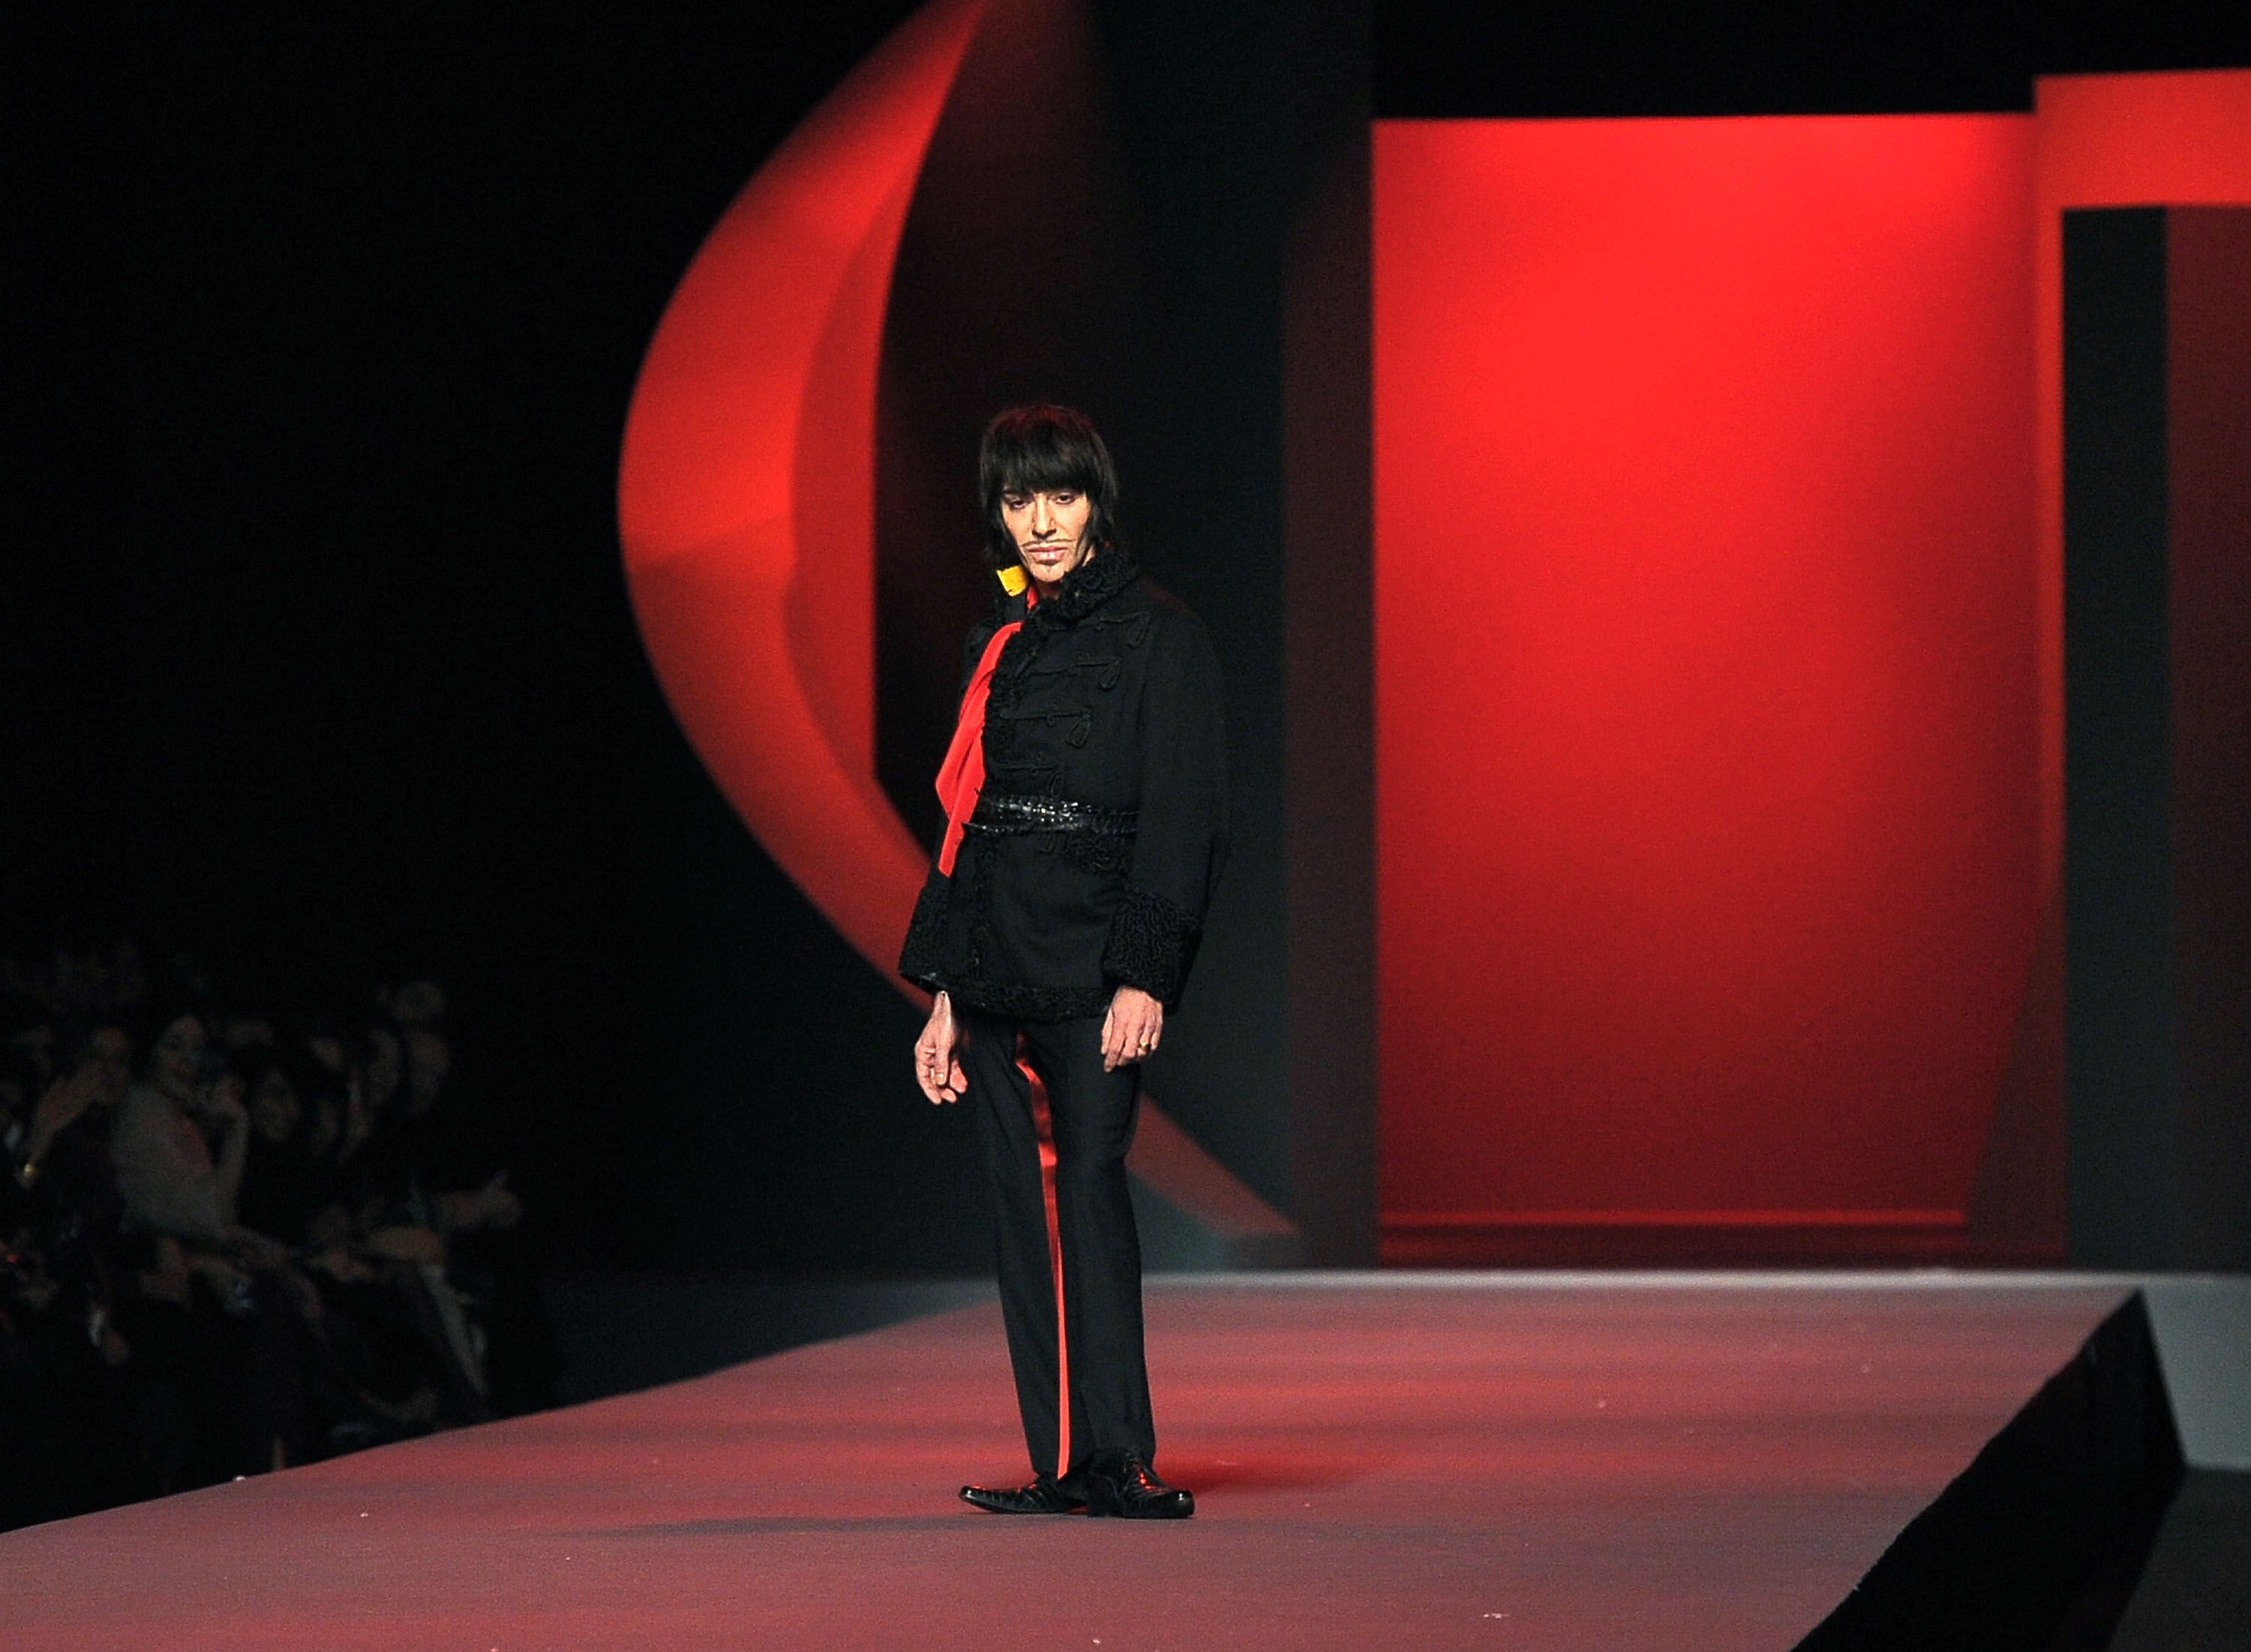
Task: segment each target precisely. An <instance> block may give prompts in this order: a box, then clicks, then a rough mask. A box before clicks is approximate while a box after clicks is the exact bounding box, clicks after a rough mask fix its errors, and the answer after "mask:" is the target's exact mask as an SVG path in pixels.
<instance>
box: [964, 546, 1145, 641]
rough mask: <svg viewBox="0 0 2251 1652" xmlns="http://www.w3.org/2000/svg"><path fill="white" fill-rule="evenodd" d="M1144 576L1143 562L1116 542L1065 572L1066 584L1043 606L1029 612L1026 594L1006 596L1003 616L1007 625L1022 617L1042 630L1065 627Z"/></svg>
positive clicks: (1036, 628) (1002, 610)
mask: <svg viewBox="0 0 2251 1652" xmlns="http://www.w3.org/2000/svg"><path fill="white" fill-rule="evenodd" d="M1140 575H1141V565H1140V564H1139V563H1137V562H1135V561H1134V560H1133V558H1132V556H1129V555H1128V554H1127V553H1126V552H1125V551H1123V550H1119V548H1118V547H1117V546H1115V545H1112V546H1111V547H1109V548H1108V549H1107V550H1099V551H1097V552H1096V553H1095V554H1094V555H1093V556H1090V557H1088V558H1087V559H1086V561H1085V562H1084V563H1081V564H1080V565H1079V566H1078V567H1077V568H1074V569H1073V570H1071V571H1070V572H1069V573H1067V574H1065V575H1064V576H1063V585H1062V587H1061V589H1059V590H1058V591H1056V594H1055V595H1054V596H1052V597H1046V598H1042V599H1041V600H1040V603H1039V605H1038V606H1036V607H1034V608H1031V609H1030V612H1029V614H1028V613H1027V612H1026V608H1027V603H1026V601H1025V599H1024V598H1022V597H1010V596H1007V595H1005V594H1004V595H1002V596H1001V598H999V608H1000V616H1001V622H1002V623H1003V624H1006V623H1007V622H1008V621H1009V620H1011V619H1022V620H1024V621H1025V623H1026V624H1028V625H1029V626H1032V627H1033V628H1034V629H1035V630H1038V631H1054V630H1057V629H1059V628H1060V627H1062V626H1073V625H1077V623H1078V622H1079V621H1080V620H1082V619H1084V618H1086V616H1087V615H1089V614H1091V613H1092V612H1094V611H1095V610H1096V609H1097V608H1099V607H1100V606H1102V605H1103V604H1104V603H1105V602H1108V601H1109V600H1110V599H1111V598H1112V597H1114V596H1116V595H1117V594H1118V593H1119V591H1123V590H1125V587H1126V586H1128V585H1130V584H1132V583H1133V582H1134V581H1135V580H1136V579H1138V578H1139V577H1140Z"/></svg>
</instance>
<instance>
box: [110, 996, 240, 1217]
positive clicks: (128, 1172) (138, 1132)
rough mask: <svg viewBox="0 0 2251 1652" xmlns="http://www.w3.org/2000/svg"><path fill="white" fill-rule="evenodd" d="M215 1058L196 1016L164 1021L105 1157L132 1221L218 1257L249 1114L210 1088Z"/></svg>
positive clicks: (224, 1092)
mask: <svg viewBox="0 0 2251 1652" xmlns="http://www.w3.org/2000/svg"><path fill="white" fill-rule="evenodd" d="M214 1054H215V1052H213V1051H212V1049H211V1043H210V1040H209V1038H208V1036H207V1035H206V1034H205V1033H204V1024H203V1021H202V1019H201V1018H200V1017H198V1016H197V1015H196V1014H194V1013H192V1012H188V1013H180V1014H177V1015H173V1016H170V1017H169V1018H168V1019H166V1020H164V1021H163V1023H162V1024H161V1025H160V1026H158V1028H157V1031H156V1037H155V1039H154V1040H152V1041H151V1043H150V1044H149V1057H148V1060H147V1061H146V1062H145V1063H144V1065H143V1068H142V1082H140V1083H138V1084H136V1085H135V1086H133V1088H132V1089H131V1090H130V1091H129V1092H128V1094H127V1096H126V1097H125V1104H124V1106H123V1107H122V1108H121V1109H119V1111H118V1116H117V1123H116V1126H115V1128H114V1130H112V1131H111V1134H110V1140H109V1156H110V1159H111V1161H112V1162H113V1163H114V1165H116V1166H117V1185H118V1190H119V1192H121V1193H122V1194H123V1196H124V1199H125V1213H126V1215H127V1216H128V1218H129V1219H130V1220H133V1221H134V1222H135V1223H136V1224H138V1225H139V1226H141V1227H147V1228H150V1229H152V1230H154V1231H156V1232H157V1233H163V1234H173V1235H175V1236H176V1237H178V1238H181V1239H184V1240H187V1241H191V1242H193V1243H195V1244H197V1245H201V1246H204V1247H207V1248H211V1249H213V1250H218V1249H220V1248H224V1247H225V1244H226V1242H227V1233H228V1230H229V1229H230V1228H232V1227H233V1226H234V1218H235V1199H236V1196H237V1194H238V1193H239V1192H240V1190H241V1186H242V1167H243V1164H244V1160H245V1158H246V1156H247V1154H248V1152H249V1149H250V1116H249V1114H248V1113H247V1112H246V1111H245V1109H243V1106H242V1104H241V1102H239V1100H237V1099H236V1098H235V1097H234V1096H233V1094H232V1090H231V1089H228V1088H226V1087H225V1086H221V1085H218V1084H215V1083H214V1082H212V1081H213V1080H215V1079H216V1078H217V1077H218V1068H215V1067H214V1066H213V1065H211V1058H212V1057H213V1056H214Z"/></svg>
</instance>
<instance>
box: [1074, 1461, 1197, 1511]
mask: <svg viewBox="0 0 2251 1652" xmlns="http://www.w3.org/2000/svg"><path fill="white" fill-rule="evenodd" d="M1086 1511H1087V1513H1089V1514H1091V1515H1116V1516H1118V1517H1119V1518H1120V1519H1125V1520H1185V1519H1187V1518H1188V1517H1189V1516H1190V1515H1192V1514H1194V1513H1195V1494H1194V1493H1192V1492H1188V1491H1182V1490H1179V1489H1178V1488H1176V1487H1174V1486H1168V1485H1167V1484H1166V1483H1164V1482H1163V1481H1161V1480H1160V1479H1159V1478H1157V1471H1156V1470H1155V1469H1152V1468H1151V1467H1150V1466H1149V1465H1148V1464H1147V1463H1146V1462H1142V1461H1141V1460H1140V1458H1139V1457H1136V1456H1132V1455H1119V1456H1112V1457H1104V1458H1100V1459H1098V1460H1097V1461H1095V1462H1091V1463H1090V1464H1088V1465H1087V1469H1086Z"/></svg>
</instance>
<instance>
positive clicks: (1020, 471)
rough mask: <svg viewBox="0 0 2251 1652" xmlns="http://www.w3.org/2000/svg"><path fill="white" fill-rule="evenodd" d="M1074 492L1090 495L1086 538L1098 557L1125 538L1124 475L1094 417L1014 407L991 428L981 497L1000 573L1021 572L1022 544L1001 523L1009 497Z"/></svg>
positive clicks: (982, 454)
mask: <svg viewBox="0 0 2251 1652" xmlns="http://www.w3.org/2000/svg"><path fill="white" fill-rule="evenodd" d="M1063 488H1070V489H1073V490H1075V491H1077V492H1078V493H1082V494H1085V495H1086V501H1087V504H1088V505H1089V507H1091V508H1090V509H1089V510H1088V512H1087V517H1086V534H1087V537H1088V538H1089V539H1091V540H1092V541H1093V542H1094V548H1095V549H1096V550H1108V549H1109V548H1110V547H1111V546H1112V544H1114V543H1116V542H1117V538H1118V470H1117V467H1115V466H1114V465H1112V463H1111V462H1110V450H1109V449H1108V448H1107V447H1105V446H1103V445H1102V438H1101V437H1100V436H1099V435H1098V434H1097V433H1096V432H1095V428H1094V425H1093V424H1092V422H1091V421H1090V420H1089V419H1088V418H1087V417H1086V415H1085V414H1084V413H1081V412H1078V411H1075V410H1073V409H1071V408H1068V407H1057V406H1056V405H1055V404H1053V403H1051V402H1042V403H1040V404H1038V405H1037V406H1034V407H1012V408H1010V409H1009V410H1008V411H1007V412H1005V413H1001V414H1000V415H998V416H997V417H996V418H994V420H993V422H992V423H991V424H989V425H987V426H986V427H985V439H984V441H983V442H982V443H980V445H979V446H978V449H977V492H978V496H979V498H980V501H982V503H983V504H984V507H985V554H986V556H987V558H989V559H990V561H991V562H992V564H993V566H994V567H995V568H1013V567H1015V565H1016V561H1017V558H1016V542H1015V538H1014V537H1013V536H1011V535H1010V534H1009V532H1008V524H1007V523H1006V522H1002V521H1001V495H1002V494H1036V493H1041V492H1055V491H1057V490H1060V489H1063Z"/></svg>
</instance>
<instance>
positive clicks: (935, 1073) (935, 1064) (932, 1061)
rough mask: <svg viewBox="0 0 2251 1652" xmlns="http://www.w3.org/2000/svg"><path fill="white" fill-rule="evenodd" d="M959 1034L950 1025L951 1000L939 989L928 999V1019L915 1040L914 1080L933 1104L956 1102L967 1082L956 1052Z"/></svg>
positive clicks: (957, 1050) (951, 1020)
mask: <svg viewBox="0 0 2251 1652" xmlns="http://www.w3.org/2000/svg"><path fill="white" fill-rule="evenodd" d="M960 1047H961V1034H960V1033H959V1032H958V1031H956V1030H955V1027H954V1025H953V1001H952V999H949V998H947V997H946V996H945V993H943V992H940V993H939V994H938V996H937V997H936V998H935V999H932V1000H931V1006H930V1020H928V1021H927V1022H925V1024H924V1026H923V1029H922V1036H921V1037H920V1038H918V1039H917V1040H915V1082H916V1083H918V1084H919V1085H921V1086H922V1093H923V1094H924V1095H925V1096H929V1097H930V1100H931V1105H932V1106H933V1107H935V1106H937V1105H938V1104H939V1103H941V1102H958V1101H959V1100H960V1099H961V1096H962V1092H964V1091H965V1090H966V1089H968V1088H969V1082H968V1080H967V1079H966V1078H965V1077H963V1076H962V1072H961V1061H960V1059H959V1054H958V1052H959V1049H960Z"/></svg>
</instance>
